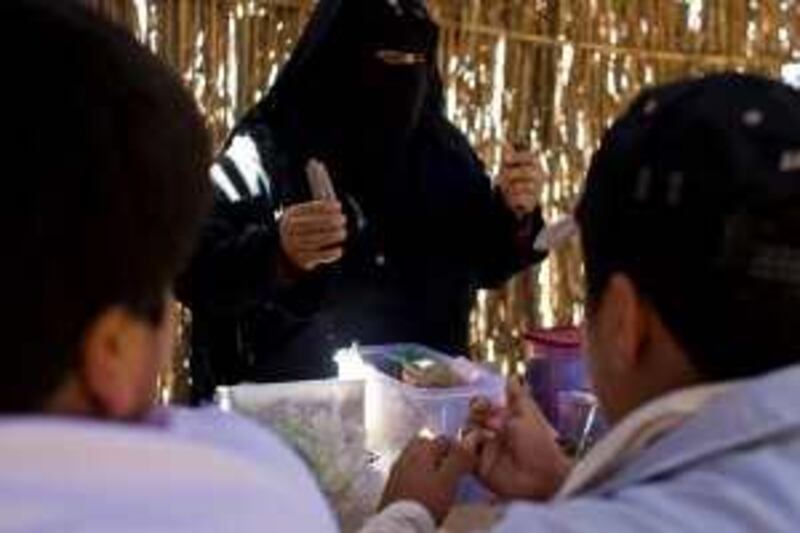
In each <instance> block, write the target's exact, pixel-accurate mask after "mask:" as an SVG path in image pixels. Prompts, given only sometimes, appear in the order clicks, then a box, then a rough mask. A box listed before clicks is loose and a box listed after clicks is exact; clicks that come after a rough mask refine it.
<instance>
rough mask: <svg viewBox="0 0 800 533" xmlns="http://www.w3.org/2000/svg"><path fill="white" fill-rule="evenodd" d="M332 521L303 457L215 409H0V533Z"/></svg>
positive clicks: (306, 527) (311, 525)
mask: <svg viewBox="0 0 800 533" xmlns="http://www.w3.org/2000/svg"><path fill="white" fill-rule="evenodd" d="M22 531H26V532H28V531H36V532H39V533H46V532H53V533H55V532H58V533H65V532H71V531H76V532H82V533H84V532H87V533H88V532H96V533H101V532H102V533H107V532H112V531H113V532H128V531H130V532H162V531H163V532H165V533H166V532H170V533H180V532H187V533H188V532H192V533H205V532H208V533H211V532H222V531H232V532H236V533H249V532H253V533H255V532H259V533H263V532H265V531H298V532H300V531H314V532H334V531H337V526H336V523H335V520H334V518H333V516H332V514H331V512H330V510H329V508H328V505H327V504H326V502H325V500H324V498H323V496H322V494H321V493H320V491H319V489H318V487H317V485H316V482H315V481H314V479H313V478H312V476H311V474H310V473H309V471H308V469H307V468H306V467H305V465H304V464H303V462H302V461H301V460H300V458H299V457H297V456H296V455H295V454H294V453H293V452H292V451H291V450H290V449H289V448H288V447H287V446H286V445H284V444H283V443H282V442H281V441H280V440H279V439H278V438H277V437H275V436H274V435H272V434H270V433H269V432H267V431H265V430H264V429H262V428H260V427H258V426H255V425H253V424H251V423H249V422H247V421H245V420H243V419H241V418H239V417H237V416H235V415H229V414H225V413H221V412H219V411H216V410H210V409H209V410H202V411H183V410H166V411H161V412H160V413H158V414H157V416H155V417H154V418H153V420H151V421H150V423H149V424H142V425H132V424H130V425H128V424H116V423H107V422H94V421H90V420H82V419H67V418H60V417H59V418H56V417H53V418H44V417H38V418H28V417H19V418H14V417H2V418H0V532H3V533H6V532H22Z"/></svg>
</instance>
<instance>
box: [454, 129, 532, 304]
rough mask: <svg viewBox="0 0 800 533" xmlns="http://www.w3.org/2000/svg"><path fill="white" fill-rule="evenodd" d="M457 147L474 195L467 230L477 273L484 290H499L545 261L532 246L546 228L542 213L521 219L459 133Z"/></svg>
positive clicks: (472, 195) (478, 280)
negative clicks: (498, 288)
mask: <svg viewBox="0 0 800 533" xmlns="http://www.w3.org/2000/svg"><path fill="white" fill-rule="evenodd" d="M457 136H458V137H457V140H456V141H455V142H456V145H457V146H458V152H459V153H460V156H461V159H462V160H463V161H464V163H465V166H464V167H463V170H462V171H463V172H466V173H467V174H468V175H469V179H468V180H467V182H468V183H469V188H470V190H471V191H472V192H471V195H470V196H471V197H472V201H471V205H472V207H471V208H470V209H469V211H470V212H471V213H470V216H469V222H468V227H470V228H471V231H470V235H471V236H472V238H471V239H470V243H469V245H470V246H471V247H472V248H473V250H472V253H471V254H470V256H471V257H472V258H473V260H472V262H473V266H474V272H475V273H476V277H477V282H478V284H479V285H480V286H481V287H483V288H496V287H498V286H500V285H502V284H503V283H505V282H506V281H508V279H509V278H510V277H511V276H513V275H514V274H516V273H518V272H520V271H522V270H524V269H525V268H527V267H528V266H530V265H532V264H535V263H538V262H541V261H543V260H544V259H545V258H546V257H547V254H546V253H542V252H537V251H535V250H534V248H533V245H534V242H535V241H536V237H537V236H538V235H539V232H540V231H541V230H542V228H543V227H544V219H543V218H542V211H541V209H540V208H537V209H536V210H535V211H534V212H533V213H531V214H529V215H527V216H525V217H524V218H522V219H518V218H517V216H516V215H515V214H514V213H513V212H512V211H511V209H509V208H508V207H507V206H506V203H505V201H504V199H503V196H502V194H501V193H500V191H499V190H497V189H496V188H494V187H493V186H492V180H491V179H490V178H489V176H488V175H487V174H486V171H485V166H484V165H483V162H482V161H481V160H480V159H479V158H478V156H477V154H476V153H475V151H474V150H473V149H472V147H471V146H470V145H469V143H468V142H467V140H466V138H464V137H463V135H461V134H460V133H458V134H457Z"/></svg>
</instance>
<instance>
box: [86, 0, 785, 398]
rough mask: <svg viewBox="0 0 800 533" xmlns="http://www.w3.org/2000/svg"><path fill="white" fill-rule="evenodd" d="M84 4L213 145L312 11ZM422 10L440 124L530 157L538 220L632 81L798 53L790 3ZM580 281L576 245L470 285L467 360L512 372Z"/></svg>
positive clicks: (500, 0)
mask: <svg viewBox="0 0 800 533" xmlns="http://www.w3.org/2000/svg"><path fill="white" fill-rule="evenodd" d="M85 1H87V2H88V3H89V4H90V5H92V6H95V7H97V8H98V9H100V10H101V11H103V12H104V13H106V14H108V15H109V16H110V17H111V18H113V19H114V20H116V21H118V22H120V23H122V24H124V25H126V26H128V27H129V28H131V30H132V31H133V32H135V34H136V35H137V36H138V37H139V38H140V39H141V40H143V41H144V42H146V43H147V44H148V45H149V46H150V47H151V48H152V49H153V50H154V51H156V52H157V53H158V54H159V55H160V56H161V57H163V58H164V59H165V60H166V61H167V62H168V63H169V64H171V65H172V66H173V67H174V68H175V69H176V70H177V71H178V72H179V73H180V74H181V76H182V77H183V79H184V80H185V82H186V84H187V86H188V87H190V89H191V90H192V91H193V93H194V95H195V96H196V98H197V101H198V102H199V104H200V106H201V108H202V109H203V111H204V112H205V114H206V116H207V118H208V122H209V126H210V127H211V129H212V131H213V133H214V138H215V140H216V141H217V142H220V141H221V140H222V139H224V137H225V135H226V132H227V131H228V130H229V128H230V127H231V125H232V124H233V123H234V121H235V120H236V118H237V117H238V116H240V115H241V113H243V112H244V111H245V110H246V109H247V108H248V106H250V105H251V104H252V103H253V102H255V101H256V100H257V99H258V98H259V97H260V96H261V95H263V94H264V92H265V91H266V90H267V89H268V87H269V84H270V83H271V81H272V80H274V78H275V76H276V75H277V73H278V70H279V68H280V66H281V64H282V63H283V62H284V61H285V60H286V59H287V57H288V56H289V54H290V53H291V50H292V47H293V45H294V43H295V41H296V38H297V36H298V35H299V32H300V31H301V29H302V27H303V24H304V23H305V21H306V19H307V17H308V15H309V13H310V10H311V9H312V8H313V2H311V1H310V0H85ZM344 1H348V0H344ZM375 1H380V0H375ZM429 3H430V8H431V10H432V12H433V13H434V15H435V17H436V18H437V20H438V21H439V23H440V24H441V26H442V35H441V50H440V54H439V61H440V66H441V70H442V73H443V75H444V78H445V82H446V86H447V109H448V113H449V114H450V117H451V118H452V119H453V120H454V121H455V122H456V124H458V125H459V126H460V127H461V128H462V129H463V130H464V131H465V132H466V133H467V134H468V135H469V137H470V139H471V140H472V141H473V143H474V144H475V146H476V147H477V148H478V150H479V151H480V153H481V155H482V156H483V157H484V159H485V161H486V162H487V164H488V166H489V168H490V169H491V168H494V165H495V164H496V161H497V156H498V154H499V151H500V148H501V146H502V143H503V142H506V141H513V142H525V143H527V144H529V145H531V146H532V147H533V148H534V149H535V150H536V151H537V152H538V153H539V154H540V156H541V159H542V163H543V165H544V166H545V168H546V170H547V175H548V176H549V178H548V179H549V181H548V183H547V186H546V187H545V188H544V191H543V193H542V202H543V205H544V206H545V213H546V218H547V219H548V220H553V219H556V218H557V217H558V216H559V215H561V214H563V213H564V212H565V211H567V210H569V209H570V207H571V206H572V205H573V203H574V202H575V199H576V196H577V195H578V193H579V192H580V188H581V182H582V179H583V176H584V172H585V170H586V166H587V163H588V160H589V157H590V154H591V151H592V149H593V148H594V147H595V146H596V145H597V143H598V140H599V138H600V136H601V135H602V133H603V131H604V128H606V126H607V125H608V123H609V121H610V120H611V119H612V117H613V116H614V115H615V114H616V113H618V112H619V111H620V110H621V109H622V108H623V107H624V106H625V105H626V103H627V102H629V101H630V99H631V98H632V97H633V96H634V95H635V94H636V92H637V91H638V90H639V89H641V88H642V87H643V86H646V85H649V84H653V83H659V82H664V81H669V80H672V79H675V78H678V77H681V76H686V75H699V74H701V73H703V72H709V71H715V70H721V69H738V70H746V71H755V72H761V73H766V74H768V75H771V76H776V77H777V76H780V75H781V73H782V72H784V71H785V70H787V67H786V65H789V64H791V63H792V62H793V61H794V60H795V58H796V56H798V55H800V53H798V51H797V49H798V45H800V1H798V0H429ZM790 68H791V67H789V69H790ZM581 276H582V266H581V259H580V254H579V251H578V249H577V244H573V245H572V246H570V247H567V249H565V250H563V251H561V252H559V253H557V254H555V255H554V256H553V257H551V258H550V259H549V260H548V261H547V262H545V263H544V264H543V265H541V266H540V267H537V268H533V269H531V270H530V271H528V272H525V273H523V274H521V275H519V276H517V277H516V278H515V279H514V280H512V281H511V282H510V283H509V284H508V286H507V287H506V288H505V289H503V290H501V291H496V292H492V293H482V294H481V295H480V297H479V300H478V303H477V305H476V308H475V312H474V314H473V316H474V318H473V328H472V329H473V331H472V340H473V348H474V349H473V351H474V355H475V356H477V357H481V358H484V359H488V360H489V361H494V362H496V363H497V364H498V365H499V366H500V368H502V369H503V370H505V371H506V372H515V371H518V368H519V366H520V365H519V362H520V359H521V353H522V352H521V346H520V336H521V333H522V332H523V331H524V330H526V329H527V328H530V327H548V326H554V325H571V324H576V323H578V322H580V320H581V317H582V292H581ZM182 323H183V324H187V321H186V320H184V321H182ZM184 334H185V331H184ZM184 353H185V352H183V351H182V352H181V354H184ZM184 360H185V357H184V356H183V355H181V356H176V363H175V368H174V375H173V376H172V377H171V379H170V380H168V382H169V383H168V385H169V384H170V383H171V386H172V389H173V392H175V391H176V390H177V392H178V394H180V388H181V387H179V385H185V380H184V379H183V378H182V376H185V363H184ZM168 388H169V387H168Z"/></svg>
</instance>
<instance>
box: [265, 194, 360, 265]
mask: <svg viewBox="0 0 800 533" xmlns="http://www.w3.org/2000/svg"><path fill="white" fill-rule="evenodd" d="M280 238H281V248H282V249H283V253H284V254H285V255H286V257H287V258H288V259H289V261H290V262H291V263H292V265H293V266H294V267H296V268H299V269H301V270H303V271H306V272H308V271H311V270H314V269H315V268H317V267H319V266H320V265H324V264H328V263H335V262H336V261H338V260H339V259H341V258H342V254H343V253H344V249H343V244H344V242H345V240H346V239H347V218H346V217H345V216H344V213H343V212H342V206H341V204H339V202H337V201H335V200H334V201H330V200H323V201H313V202H307V203H302V204H296V205H293V206H291V207H289V208H287V209H286V211H284V213H283V216H282V217H281V220H280Z"/></svg>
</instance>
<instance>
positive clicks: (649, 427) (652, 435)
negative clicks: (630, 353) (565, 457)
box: [556, 383, 731, 499]
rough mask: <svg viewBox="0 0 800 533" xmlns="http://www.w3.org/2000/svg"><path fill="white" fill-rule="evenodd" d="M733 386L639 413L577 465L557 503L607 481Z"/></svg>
mask: <svg viewBox="0 0 800 533" xmlns="http://www.w3.org/2000/svg"><path fill="white" fill-rule="evenodd" d="M730 386H731V383H722V384H714V385H700V386H696V387H691V388H686V389H681V390H678V391H675V392H672V393H670V394H667V395H665V396H662V397H661V398H657V399H655V400H653V401H651V402H649V403H647V404H645V405H644V406H642V407H640V408H638V409H636V410H635V411H634V412H633V413H631V414H630V415H628V416H627V417H625V418H624V419H623V420H622V422H620V423H619V424H617V425H616V426H615V427H614V428H613V429H612V430H611V431H610V432H609V433H608V434H607V435H606V436H605V437H604V438H603V439H601V440H600V442H598V443H597V444H596V445H595V446H594V447H593V448H592V449H591V450H590V451H589V453H588V454H587V455H586V457H584V458H583V459H582V460H581V461H580V462H578V464H576V465H575V467H574V468H573V469H572V472H571V473H570V475H569V477H567V480H566V481H565V483H564V484H563V485H562V487H561V490H560V491H559V492H558V494H557V495H556V499H564V498H568V497H571V496H574V495H576V494H578V493H580V492H583V491H585V490H587V489H589V488H591V487H592V486H595V485H597V484H598V483H599V482H601V481H603V480H605V479H607V478H608V477H610V476H611V475H612V474H613V473H614V472H615V471H616V470H617V469H618V468H619V466H620V465H621V464H622V463H623V462H624V461H625V460H626V459H628V458H630V457H631V456H632V455H635V454H637V453H638V452H640V451H642V450H643V449H645V448H647V447H648V446H650V445H651V444H653V443H654V442H655V441H656V440H658V439H659V438H661V437H663V436H664V435H665V434H667V433H669V432H671V431H672V430H674V429H675V428H676V427H678V426H679V425H681V424H683V422H685V421H686V420H687V419H689V418H691V417H692V416H694V415H695V414H696V413H697V412H698V411H700V409H702V408H703V406H704V405H706V403H707V402H708V401H709V400H711V399H713V398H714V397H716V396H717V395H719V394H720V393H722V392H724V391H726V390H727V389H728V388H730Z"/></svg>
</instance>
